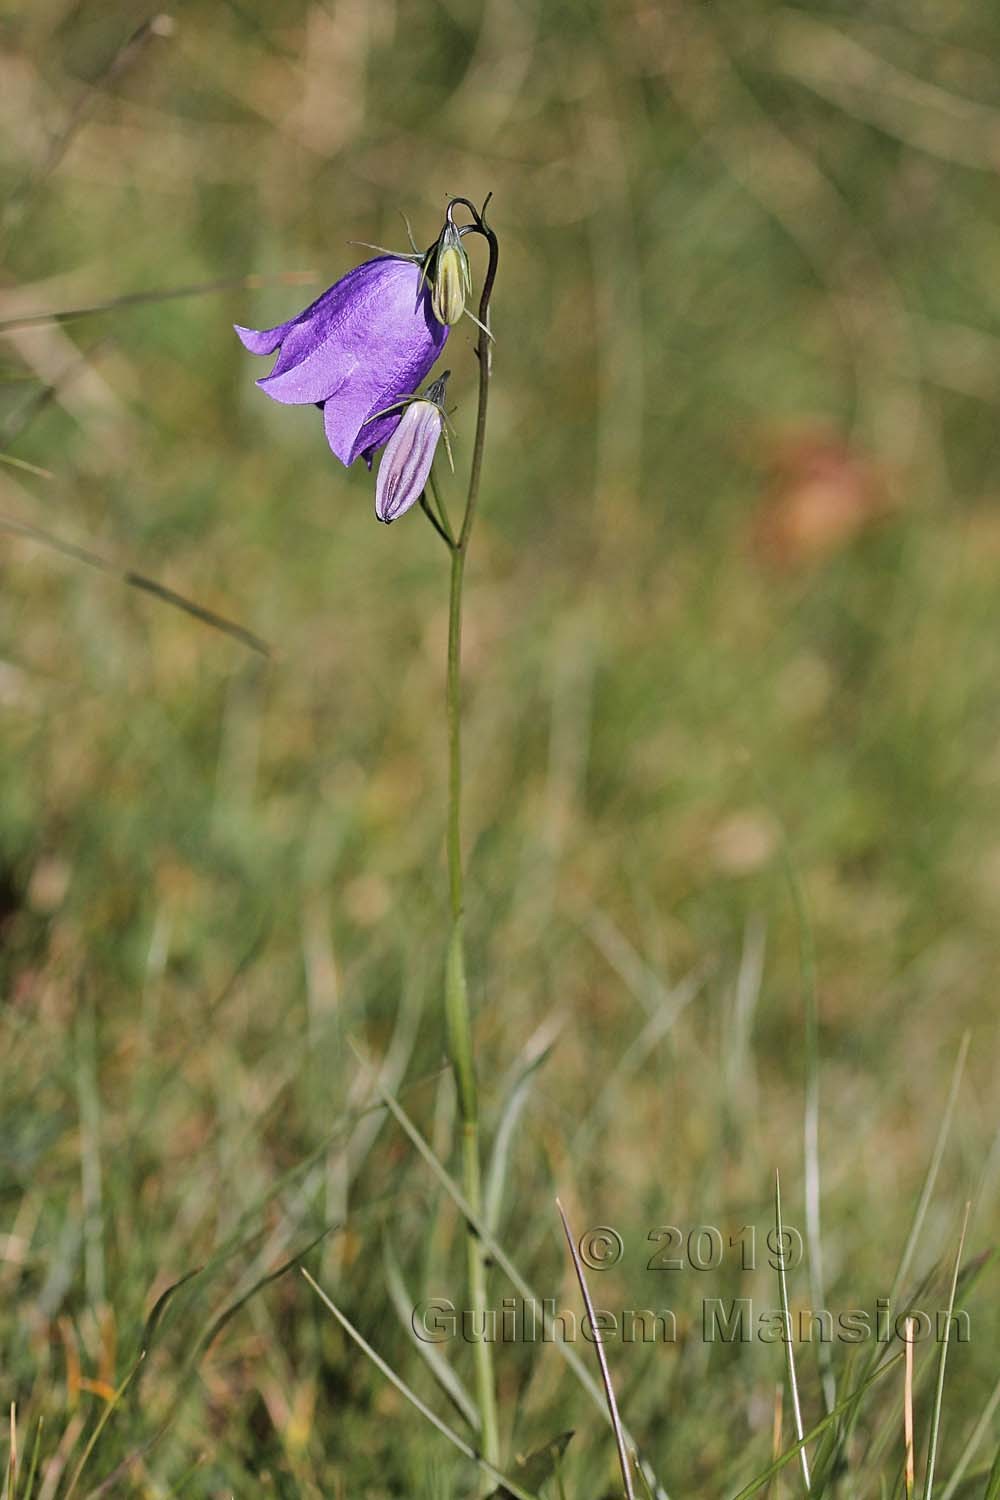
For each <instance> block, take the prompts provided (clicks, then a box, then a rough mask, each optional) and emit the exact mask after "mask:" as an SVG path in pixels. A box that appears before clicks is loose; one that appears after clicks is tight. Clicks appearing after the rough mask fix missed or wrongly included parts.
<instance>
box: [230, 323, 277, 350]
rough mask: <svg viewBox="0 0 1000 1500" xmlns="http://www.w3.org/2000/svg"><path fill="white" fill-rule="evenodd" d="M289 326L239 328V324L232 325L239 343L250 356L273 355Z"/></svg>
mask: <svg viewBox="0 0 1000 1500" xmlns="http://www.w3.org/2000/svg"><path fill="white" fill-rule="evenodd" d="M291 326H292V325H291V323H279V324H278V325H277V327H276V328H241V327H240V325H239V323H234V324H233V327H234V328H235V330H236V333H237V335H238V337H239V340H240V343H241V344H242V345H243V347H244V349H249V350H250V353H251V354H273V353H274V351H275V349H277V347H278V345H279V344H280V343H281V341H282V339H283V338H284V337H285V334H286V333H287V331H288V329H289V328H291Z"/></svg>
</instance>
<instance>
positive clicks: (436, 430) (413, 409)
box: [375, 377, 447, 526]
mask: <svg viewBox="0 0 1000 1500" xmlns="http://www.w3.org/2000/svg"><path fill="white" fill-rule="evenodd" d="M445 378H447V377H445ZM443 395H444V379H442V380H437V381H435V382H434V385H433V386H432V387H431V389H430V390H429V391H428V393H427V397H428V399H426V400H425V399H424V398H422V397H418V398H417V399H416V400H414V401H408V402H407V404H406V409H405V411H404V412H403V415H402V416H401V417H400V419H399V425H398V427H397V428H396V430H395V432H394V433H393V434H392V437H391V438H390V439H389V441H388V442H387V443H386V445H385V449H384V451H383V453H382V458H381V461H380V463H379V466H378V478H377V479H376V481H375V514H376V516H377V517H378V519H379V520H380V521H384V522H385V523H386V525H387V526H388V524H389V522H390V521H395V520H396V519H397V518H398V517H399V516H401V515H403V514H404V513H405V512H406V511H408V510H409V508H410V506H411V505H414V504H415V503H416V502H417V501H418V500H419V499H420V496H421V495H422V494H423V492H424V486H425V485H426V483H427V480H428V477H429V475H430V472H431V465H432V464H433V462H434V454H435V452H436V451H437V445H438V440H439V439H440V437H441V433H442V431H443V429H444V412H443V411H442V409H441V406H440V405H439V402H440V400H441V398H442V397H443Z"/></svg>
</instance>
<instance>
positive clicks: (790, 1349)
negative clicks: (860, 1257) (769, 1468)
mask: <svg viewBox="0 0 1000 1500" xmlns="http://www.w3.org/2000/svg"><path fill="white" fill-rule="evenodd" d="M774 1219H775V1226H776V1228H777V1231H778V1253H777V1257H776V1258H777V1261H778V1287H779V1289H780V1291H781V1315H782V1317H783V1319H784V1323H785V1359H786V1364H787V1369H788V1389H789V1391H790V1393H791V1397H792V1418H793V1421H794V1423H795V1436H796V1438H797V1439H798V1441H799V1444H800V1445H801V1446H800V1447H799V1462H800V1463H801V1465H802V1478H803V1481H804V1482H805V1487H806V1494H807V1495H808V1494H810V1493H811V1491H812V1484H811V1481H810V1478H809V1456H808V1454H807V1453H806V1450H805V1444H804V1443H803V1435H804V1429H803V1426H802V1406H801V1403H800V1401H799V1383H798V1380H797V1379H796V1375H795V1347H794V1342H793V1339H792V1316H791V1313H790V1311H789V1308H788V1280H787V1277H786V1275H785V1257H784V1252H783V1250H782V1248H781V1246H782V1238H781V1236H782V1227H781V1179H780V1177H779V1175H778V1173H777V1172H775V1174H774Z"/></svg>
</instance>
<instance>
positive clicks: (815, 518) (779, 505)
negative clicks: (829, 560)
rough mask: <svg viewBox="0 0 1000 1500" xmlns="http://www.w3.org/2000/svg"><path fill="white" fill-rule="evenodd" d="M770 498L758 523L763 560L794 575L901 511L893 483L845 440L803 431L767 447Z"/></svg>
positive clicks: (811, 429)
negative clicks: (797, 569) (791, 570)
mask: <svg viewBox="0 0 1000 1500" xmlns="http://www.w3.org/2000/svg"><path fill="white" fill-rule="evenodd" d="M764 462H765V467H766V473H767V482H766V489H767V493H766V495H765V498H764V500H763V502H762V504H761V506H760V508H759V509H758V511H757V514H756V516H755V518H754V523H753V545H754V550H755V551H756V553H757V555H758V556H759V557H761V558H762V559H763V560H764V561H765V562H767V563H769V564H771V565H772V566H774V567H779V568H794V567H800V566H803V565H805V564H808V563H811V562H814V561H817V560H819V559H820V558H823V557H827V556H829V555H830V554H831V553H833V552H837V551H839V550H840V549H841V548H843V547H845V546H847V545H848V543H850V542H852V541H853V540H854V539H855V537H857V536H858V535H860V533H861V532H863V531H866V530H868V529H869V528H871V527H872V526H873V525H875V524H877V523H878V522H880V521H882V520H884V519H885V517H886V516H887V515H889V514H890V513H891V512H892V511H893V509H894V508H895V506H894V502H893V500H892V498H891V497H890V494H889V485H888V482H887V477H886V475H885V473H884V472H883V470H882V469H881V468H880V467H879V465H878V464H877V463H876V462H875V461H874V460H873V459H871V458H869V457H867V456H865V455H863V454H859V453H857V452H856V451H855V450H854V449H852V448H851V447H850V446H849V444H848V443H847V442H846V441H845V439H844V438H843V437H841V436H840V435H839V434H838V433H836V432H832V431H830V430H827V429H823V428H820V427H803V428H798V429H796V430H793V431H787V432H785V433H781V434H778V435H776V436H774V437H772V438H770V439H769V440H768V441H767V442H766V445H765V451H764Z"/></svg>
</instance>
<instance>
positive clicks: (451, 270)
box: [431, 221, 472, 326]
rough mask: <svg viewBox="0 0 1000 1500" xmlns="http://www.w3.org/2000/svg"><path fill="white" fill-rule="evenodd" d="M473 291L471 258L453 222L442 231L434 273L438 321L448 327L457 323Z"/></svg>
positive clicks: (433, 287)
mask: <svg viewBox="0 0 1000 1500" xmlns="http://www.w3.org/2000/svg"><path fill="white" fill-rule="evenodd" d="M471 293H472V272H471V270H470V268H469V257H468V256H467V255H466V253H465V250H464V248H463V246H462V236H461V234H460V233H459V231H458V230H457V229H456V227H455V225H454V224H452V223H451V222H450V221H449V223H447V224H446V225H445V226H444V229H443V230H442V231H441V238H440V239H439V240H438V243H437V250H436V251H435V253H434V269H433V271H432V273H431V307H432V309H433V312H434V316H435V318H437V320H438V322H439V323H444V324H445V325H446V326H450V325H451V324H452V323H457V322H458V320H459V318H460V317H461V316H462V314H463V312H464V311H465V302H466V298H467V297H469V296H470V295H471Z"/></svg>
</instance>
